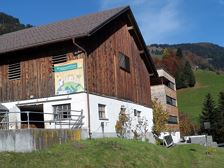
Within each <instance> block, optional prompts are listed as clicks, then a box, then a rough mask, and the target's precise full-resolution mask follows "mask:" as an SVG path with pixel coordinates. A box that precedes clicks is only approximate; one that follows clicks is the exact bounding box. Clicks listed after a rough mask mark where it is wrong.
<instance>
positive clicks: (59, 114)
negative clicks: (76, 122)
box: [53, 104, 71, 120]
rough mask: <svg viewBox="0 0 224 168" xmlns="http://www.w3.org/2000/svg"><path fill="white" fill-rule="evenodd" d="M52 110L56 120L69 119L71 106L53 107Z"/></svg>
mask: <svg viewBox="0 0 224 168" xmlns="http://www.w3.org/2000/svg"><path fill="white" fill-rule="evenodd" d="M53 109H54V116H55V119H56V120H61V119H70V118H71V104H61V105H54V106H53Z"/></svg>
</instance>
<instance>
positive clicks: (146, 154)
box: [0, 139, 224, 168]
mask: <svg viewBox="0 0 224 168" xmlns="http://www.w3.org/2000/svg"><path fill="white" fill-rule="evenodd" d="M223 157H224V150H223V149H215V151H214V152H212V155H210V156H207V155H206V148H205V147H203V146H199V145H179V146H174V147H171V148H165V147H162V146H157V145H152V144H148V143H145V142H139V141H134V140H125V139H97V140H85V141H81V142H76V143H75V142H73V143H68V144H62V145H56V146H54V147H53V148H50V149H48V150H43V151H36V152H32V153H0V165H1V167H7V168H14V167H22V168H31V167H32V168H46V167H47V168H57V167H58V168H62V167H66V168H70V167H71V168H76V167H79V168H82V167H89V168H101V167H104V168H113V167H117V168H121V167H128V168H136V167H138V168H148V167H152V168H156V167H157V168H174V167H177V168H180V167H181V168H189V167H197V168H200V167H203V168H210V167H214V168H215V167H223V164H224V160H223Z"/></svg>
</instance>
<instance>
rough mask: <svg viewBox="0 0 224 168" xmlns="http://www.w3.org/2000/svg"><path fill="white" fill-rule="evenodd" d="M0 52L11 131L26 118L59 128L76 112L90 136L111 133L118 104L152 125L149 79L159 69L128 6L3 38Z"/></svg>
mask: <svg viewBox="0 0 224 168" xmlns="http://www.w3.org/2000/svg"><path fill="white" fill-rule="evenodd" d="M0 57H1V62H0V102H1V103H2V104H3V105H4V106H5V107H7V108H8V109H9V111H11V112H15V113H14V114H11V113H10V116H8V120H9V121H10V122H9V123H10V124H9V125H10V126H9V128H10V129H14V128H16V127H18V128H21V127H25V125H26V124H27V122H29V121H27V120H28V119H29V120H30V124H31V125H32V126H33V127H38V128H49V129H50V128H56V127H59V126H60V127H63V128H65V127H68V125H63V124H62V123H63V122H60V123H59V122H58V123H59V124H57V122H56V120H57V119H60V121H61V120H63V121H66V120H70V119H71V118H73V117H77V116H78V115H76V113H75V112H78V111H79V112H82V115H83V117H84V118H83V125H82V128H84V129H87V130H88V132H89V133H90V135H92V136H93V137H98V136H101V135H102V132H103V134H104V136H107V135H108V136H115V124H116V121H117V119H118V114H119V112H120V109H121V108H126V109H127V110H128V111H130V114H132V113H133V116H135V114H134V113H135V112H136V111H137V112H138V113H139V114H141V116H145V117H146V118H147V120H148V122H149V123H148V125H149V128H150V129H151V127H152V109H151V96H150V95H151V91H150V76H157V75H158V74H157V71H156V69H155V67H154V64H153V62H152V59H151V57H150V55H149V53H148V51H147V48H146V45H145V42H144V39H143V37H142V35H141V33H140V30H139V28H138V26H137V24H136V21H135V19H134V16H133V14H132V12H131V9H130V8H129V7H122V8H116V9H112V10H107V11H103V12H100V13H96V14H91V15H86V16H81V17H78V18H74V19H70V20H65V21H61V22H57V23H53V24H49V25H45V26H40V27H33V28H29V29H25V30H21V31H17V32H13V33H9V34H5V35H2V36H0ZM22 112H24V114H23V113H22ZM25 112H36V113H29V116H28V115H27V116H26V115H25V114H26V113H25ZM41 113H43V114H41ZM51 114H52V115H51ZM73 119H74V118H73ZM23 121H24V122H23ZM25 121H26V122H25ZM35 121H36V122H35ZM39 121H43V122H42V123H41V122H39ZM45 121H46V122H45ZM73 124H74V123H73ZM70 126H74V125H72V124H71V125H70V124H69V127H70Z"/></svg>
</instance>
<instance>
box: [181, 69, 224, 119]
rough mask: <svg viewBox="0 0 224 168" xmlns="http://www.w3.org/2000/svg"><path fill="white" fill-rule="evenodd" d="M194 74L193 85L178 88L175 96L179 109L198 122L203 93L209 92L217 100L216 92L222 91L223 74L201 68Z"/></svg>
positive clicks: (223, 84) (223, 88)
mask: <svg viewBox="0 0 224 168" xmlns="http://www.w3.org/2000/svg"><path fill="white" fill-rule="evenodd" d="M194 74H195V77H196V85H195V87H193V88H186V89H180V90H178V92H177V98H178V108H179V111H181V112H184V113H186V114H188V115H189V117H190V118H191V119H192V120H193V121H195V122H198V121H199V115H200V113H201V109H202V103H203V100H204V97H205V95H206V94H207V93H211V94H212V96H213V97H214V99H215V100H217V99H218V93H219V92H220V91H224V75H217V74H216V73H215V72H211V71H202V70H197V71H194Z"/></svg>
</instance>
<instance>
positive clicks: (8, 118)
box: [0, 110, 84, 129]
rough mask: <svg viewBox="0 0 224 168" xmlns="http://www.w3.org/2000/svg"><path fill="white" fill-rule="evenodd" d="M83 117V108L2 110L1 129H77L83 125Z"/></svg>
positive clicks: (0, 114)
mask: <svg viewBox="0 0 224 168" xmlns="http://www.w3.org/2000/svg"><path fill="white" fill-rule="evenodd" d="M40 118H41V119H40ZM83 118H84V115H83V110H80V111H78V110H67V111H66V113H65V110H63V111H57V113H46V112H34V111H21V112H0V129H23V128H28V129H30V128H46V129H62V128H66V129H77V128H81V127H82V125H83Z"/></svg>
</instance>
